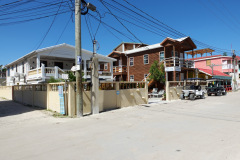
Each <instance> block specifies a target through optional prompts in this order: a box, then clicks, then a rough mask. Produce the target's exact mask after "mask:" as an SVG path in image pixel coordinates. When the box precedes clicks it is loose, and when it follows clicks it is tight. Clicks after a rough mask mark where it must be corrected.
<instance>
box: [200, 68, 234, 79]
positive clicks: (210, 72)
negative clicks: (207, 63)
mask: <svg viewBox="0 0 240 160" xmlns="http://www.w3.org/2000/svg"><path fill="white" fill-rule="evenodd" d="M198 69H199V71H202V72H204V73H207V74H209V75H211V76H226V77H231V76H229V75H227V74H225V73H223V72H220V71H216V70H213V75H212V70H211V69H203V68H198Z"/></svg>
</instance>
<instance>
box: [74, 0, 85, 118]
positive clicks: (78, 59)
mask: <svg viewBox="0 0 240 160" xmlns="http://www.w3.org/2000/svg"><path fill="white" fill-rule="evenodd" d="M81 63H82V48H81V0H75V64H76V66H77V71H76V108H77V117H82V116H83V92H82V64H81Z"/></svg>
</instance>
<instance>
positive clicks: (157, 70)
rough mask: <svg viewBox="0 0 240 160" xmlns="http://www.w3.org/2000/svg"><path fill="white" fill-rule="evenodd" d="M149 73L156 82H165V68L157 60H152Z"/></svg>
mask: <svg viewBox="0 0 240 160" xmlns="http://www.w3.org/2000/svg"><path fill="white" fill-rule="evenodd" d="M149 73H150V74H151V75H150V76H149V78H150V79H151V80H154V81H156V82H160V83H164V82H165V69H164V64H163V63H161V64H159V63H158V61H154V62H153V64H152V66H151V68H150V70H149Z"/></svg>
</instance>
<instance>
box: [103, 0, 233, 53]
mask: <svg viewBox="0 0 240 160" xmlns="http://www.w3.org/2000/svg"><path fill="white" fill-rule="evenodd" d="M112 1H113V2H115V3H117V4H118V5H120V6H122V7H124V8H125V9H127V10H130V11H131V12H133V13H135V14H137V15H139V16H141V17H142V18H144V19H146V20H148V21H151V22H152V23H155V24H157V25H160V24H159V23H161V25H160V26H161V27H163V24H164V25H165V26H166V27H168V28H170V29H172V30H169V29H168V30H169V31H171V32H172V33H174V36H186V35H185V34H183V33H181V32H179V31H177V30H175V29H173V28H171V27H169V26H168V25H166V24H165V23H163V22H161V21H159V20H158V19H156V18H154V17H152V16H151V15H149V14H147V13H146V12H144V11H143V10H141V9H139V8H137V7H135V6H134V5H133V4H131V3H129V2H128V4H129V5H131V6H133V7H134V8H136V9H137V10H139V11H140V12H141V13H145V14H146V15H148V16H150V17H151V18H153V19H154V20H155V21H153V20H150V19H149V18H147V17H145V16H142V15H141V14H139V13H137V12H135V11H133V10H132V9H130V8H128V7H126V6H124V5H122V4H120V3H118V2H116V1H115V0H112ZM124 1H125V2H127V1H126V0H124ZM105 3H107V2H105ZM156 21H157V22H159V23H156ZM166 27H164V28H166ZM165 32H166V31H165ZM167 33H168V32H167ZM192 39H193V38H192ZM193 41H195V43H197V44H199V45H200V46H204V47H209V48H212V49H214V50H218V51H221V52H223V51H229V50H226V49H220V48H217V47H214V46H211V45H208V44H205V43H202V42H200V41H198V40H195V39H193Z"/></svg>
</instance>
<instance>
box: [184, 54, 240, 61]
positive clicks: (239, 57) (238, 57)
mask: <svg viewBox="0 0 240 160" xmlns="http://www.w3.org/2000/svg"><path fill="white" fill-rule="evenodd" d="M214 57H229V58H232V56H223V55H214V56H205V57H197V58H190V59H187V60H192V61H193V60H199V59H207V58H214ZM236 58H237V59H238V60H240V56H236Z"/></svg>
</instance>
